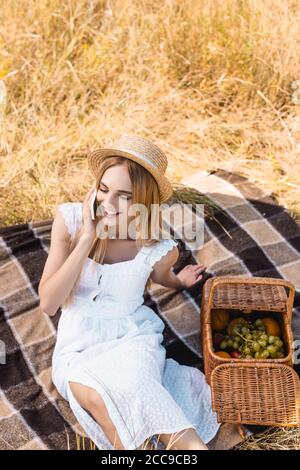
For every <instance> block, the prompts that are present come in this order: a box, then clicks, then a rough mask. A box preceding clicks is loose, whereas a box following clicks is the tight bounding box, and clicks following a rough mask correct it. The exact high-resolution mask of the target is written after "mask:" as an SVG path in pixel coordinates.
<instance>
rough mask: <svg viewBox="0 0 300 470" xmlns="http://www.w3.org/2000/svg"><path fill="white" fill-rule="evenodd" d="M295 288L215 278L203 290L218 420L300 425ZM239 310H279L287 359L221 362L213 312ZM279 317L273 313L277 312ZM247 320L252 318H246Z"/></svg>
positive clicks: (206, 351) (207, 360)
mask: <svg viewBox="0 0 300 470" xmlns="http://www.w3.org/2000/svg"><path fill="white" fill-rule="evenodd" d="M294 296H295V288H294V286H293V285H292V284H291V283H290V282H288V281H284V280H282V279H275V278H274V279H273V278H262V277H251V278H250V277H249V278H247V277H237V276H232V277H225V276H224V277H213V278H209V279H208V280H207V281H206V282H205V284H204V287H203V296H202V303H201V316H200V317H201V336H202V338H201V350H202V354H203V360H204V372H205V376H206V380H207V382H208V383H209V384H210V386H211V392H212V407H213V410H214V411H216V412H217V416H218V421H219V422H230V423H243V424H258V425H268V426H269V425H270V426H300V381H299V377H298V375H297V374H296V372H295V371H294V370H293V353H294V351H293V336H292V330H291V318H292V309H293V302H294ZM217 308H222V309H228V310H230V311H232V310H238V311H239V312H240V313H239V316H243V314H244V315H245V318H246V317H247V315H248V314H249V312H251V311H255V312H270V313H271V312H276V313H275V315H277V316H278V320H279V321H280V324H281V332H282V339H283V342H284V345H285V357H284V358H280V359H245V358H222V357H220V356H218V355H216V354H215V353H214V349H213V337H212V324H211V312H212V311H213V309H217ZM273 314H274V313H273ZM246 319H247V318H246Z"/></svg>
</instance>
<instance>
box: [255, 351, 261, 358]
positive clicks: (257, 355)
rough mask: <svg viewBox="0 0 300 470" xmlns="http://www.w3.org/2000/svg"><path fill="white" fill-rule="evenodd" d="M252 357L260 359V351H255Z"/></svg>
mask: <svg viewBox="0 0 300 470" xmlns="http://www.w3.org/2000/svg"><path fill="white" fill-rule="evenodd" d="M254 357H255V359H260V352H259V351H256V353H255V355H254Z"/></svg>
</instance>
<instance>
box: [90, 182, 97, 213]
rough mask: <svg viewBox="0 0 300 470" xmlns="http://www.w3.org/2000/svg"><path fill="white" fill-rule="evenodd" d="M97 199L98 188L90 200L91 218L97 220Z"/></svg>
mask: <svg viewBox="0 0 300 470" xmlns="http://www.w3.org/2000/svg"><path fill="white" fill-rule="evenodd" d="M96 200H97V190H96V189H94V191H93V193H92V196H91V201H90V211H91V218H92V220H95V214H96Z"/></svg>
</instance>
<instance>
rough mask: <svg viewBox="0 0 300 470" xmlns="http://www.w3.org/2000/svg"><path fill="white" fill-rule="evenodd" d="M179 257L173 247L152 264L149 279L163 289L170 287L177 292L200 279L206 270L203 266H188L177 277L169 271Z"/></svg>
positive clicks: (175, 247)
mask: <svg viewBox="0 0 300 470" xmlns="http://www.w3.org/2000/svg"><path fill="white" fill-rule="evenodd" d="M178 256H179V250H178V248H177V246H174V248H173V249H172V250H170V251H169V252H168V253H167V254H166V255H165V256H162V258H161V259H160V260H159V261H157V263H155V264H154V267H153V271H152V272H151V274H150V278H151V279H152V280H153V281H154V282H156V283H157V284H161V285H162V286H164V287H171V288H173V289H176V290H178V291H180V290H182V289H185V288H187V287H191V286H192V285H193V284H195V283H196V282H198V281H199V280H200V279H201V278H202V275H201V272H202V271H204V270H205V269H206V267H205V266H204V265H203V264H188V265H186V266H185V267H184V268H183V269H182V270H181V271H180V272H179V273H178V274H177V275H176V274H175V273H174V272H173V271H171V268H172V266H173V265H174V264H175V263H176V261H177V259H178Z"/></svg>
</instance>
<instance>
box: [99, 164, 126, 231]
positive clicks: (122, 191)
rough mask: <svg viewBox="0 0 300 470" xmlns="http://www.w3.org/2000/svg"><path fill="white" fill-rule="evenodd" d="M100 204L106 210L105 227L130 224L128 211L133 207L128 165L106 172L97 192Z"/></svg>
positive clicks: (112, 168)
mask: <svg viewBox="0 0 300 470" xmlns="http://www.w3.org/2000/svg"><path fill="white" fill-rule="evenodd" d="M97 201H98V204H99V205H101V206H102V208H103V209H105V213H104V216H103V217H102V221H103V223H104V224H105V225H108V226H111V227H113V226H116V227H118V228H119V227H120V225H121V224H126V225H125V227H127V224H128V223H129V219H131V217H130V218H129V217H128V209H129V207H130V206H131V205H132V183H131V180H130V177H129V173H128V168H127V165H126V163H124V164H122V165H115V166H112V167H110V168H107V170H106V171H105V172H104V174H103V176H102V179H101V182H100V184H99V188H98V191H97Z"/></svg>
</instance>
